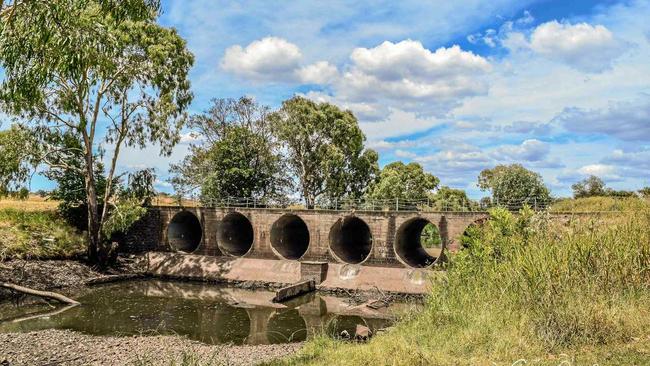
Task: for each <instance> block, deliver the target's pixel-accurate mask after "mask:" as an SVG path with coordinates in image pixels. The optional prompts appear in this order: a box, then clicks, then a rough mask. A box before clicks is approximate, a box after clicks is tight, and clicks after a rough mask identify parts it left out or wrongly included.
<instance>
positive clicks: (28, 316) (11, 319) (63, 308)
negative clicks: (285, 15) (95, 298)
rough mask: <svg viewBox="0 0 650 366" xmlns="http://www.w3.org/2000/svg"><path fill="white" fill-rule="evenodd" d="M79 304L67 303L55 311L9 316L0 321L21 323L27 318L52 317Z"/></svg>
mask: <svg viewBox="0 0 650 366" xmlns="http://www.w3.org/2000/svg"><path fill="white" fill-rule="evenodd" d="M77 306H79V304H70V305H66V306H64V307H62V308H60V309H58V310H54V311H51V310H49V311H43V312H39V313H36V314H28V315H26V316H22V317H14V318H9V319H0V323H21V322H24V321H27V320H34V319H39V318H49V317H52V316H55V315H59V314H61V313H63V312H64V311H68V310H70V309H72V308H74V307H77Z"/></svg>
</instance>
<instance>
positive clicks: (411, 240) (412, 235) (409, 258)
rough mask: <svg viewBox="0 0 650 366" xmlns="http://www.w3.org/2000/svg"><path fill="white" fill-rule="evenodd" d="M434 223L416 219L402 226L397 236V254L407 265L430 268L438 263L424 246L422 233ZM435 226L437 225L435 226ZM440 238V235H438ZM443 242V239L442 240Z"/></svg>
mask: <svg viewBox="0 0 650 366" xmlns="http://www.w3.org/2000/svg"><path fill="white" fill-rule="evenodd" d="M429 224H431V225H433V223H432V222H431V221H429V220H427V219H424V218H420V217H416V218H413V219H410V220H408V221H406V222H405V223H403V224H402V226H400V228H399V230H397V234H396V235H395V245H394V248H395V254H397V257H398V258H399V259H400V260H401V261H402V262H404V263H405V264H407V265H409V266H411V267H416V268H422V267H428V266H430V265H432V264H433V263H434V262H435V261H436V259H437V258H436V257H433V256H431V255H430V254H429V253H428V252H427V251H426V250H425V249H424V247H423V246H422V231H423V230H424V228H425V227H426V226H427V225H429ZM434 226H435V225H434ZM438 236H440V234H439V233H438ZM440 240H441V242H442V238H440Z"/></svg>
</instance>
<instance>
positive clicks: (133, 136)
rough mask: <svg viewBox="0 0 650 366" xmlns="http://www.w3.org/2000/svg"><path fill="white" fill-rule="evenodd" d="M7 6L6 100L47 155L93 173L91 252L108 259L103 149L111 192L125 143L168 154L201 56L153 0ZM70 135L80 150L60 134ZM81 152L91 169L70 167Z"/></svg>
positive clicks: (89, 185) (1, 56)
mask: <svg viewBox="0 0 650 366" xmlns="http://www.w3.org/2000/svg"><path fill="white" fill-rule="evenodd" d="M1 5H2V9H0V18H1V21H0V66H1V67H2V68H3V70H4V80H3V81H2V85H0V102H1V103H2V107H3V109H4V111H5V113H8V114H11V115H13V116H15V117H16V118H17V119H19V120H20V121H22V122H23V123H24V124H25V125H26V126H28V127H29V128H31V129H32V131H33V136H34V138H35V140H37V141H38V142H39V146H40V149H39V150H38V151H35V153H36V155H37V158H38V161H39V162H41V163H43V164H45V165H48V166H50V167H53V168H60V169H66V170H70V171H75V172H76V173H77V174H79V175H81V176H83V177H84V182H85V190H86V196H87V202H88V236H89V250H88V255H89V259H90V260H91V261H94V262H98V263H100V264H105V263H106V261H107V260H108V258H109V251H110V245H109V243H108V242H107V240H106V237H105V235H103V234H102V226H103V225H104V222H105V220H106V219H107V218H108V217H107V216H108V215H107V207H108V206H109V205H108V204H104V205H103V207H102V208H101V209H100V207H99V205H98V197H97V195H98V194H97V191H96V184H95V180H96V172H95V167H96V164H97V159H96V156H97V155H98V154H101V153H105V152H107V151H109V150H110V154H109V155H108V157H109V160H108V161H109V163H108V164H107V165H108V166H107V169H108V172H107V175H106V179H107V189H105V193H104V197H103V202H105V203H109V202H111V201H112V199H113V197H112V196H111V192H113V191H114V190H113V189H111V187H110V186H111V184H112V182H113V177H114V175H115V170H116V166H117V161H118V157H119V155H120V151H121V149H122V148H124V147H125V146H129V147H144V146H145V145H147V144H148V143H156V144H158V145H159V146H160V148H161V153H162V154H169V153H170V152H171V149H172V147H173V146H174V144H176V143H177V142H178V141H179V138H180V129H181V128H182V126H183V123H184V120H185V110H186V108H187V106H188V105H189V103H190V102H191V100H192V93H191V92H190V83H189V81H188V72H189V69H190V67H191V66H192V64H193V56H192V54H191V53H190V52H189V51H188V50H187V48H186V44H185V41H184V40H183V39H182V38H181V37H180V36H179V35H178V34H177V32H176V31H175V30H174V29H169V28H165V27H162V26H160V25H158V24H157V23H156V19H157V16H158V14H159V10H160V4H159V1H154V0H59V1H49V0H48V1H45V0H32V1H27V0H24V1H4V2H3V3H2V4H1ZM62 134H71V135H72V136H74V137H75V138H77V139H79V141H81V147H80V149H71V148H68V147H66V146H62V145H59V144H56V143H53V142H54V141H57V140H58V139H56V138H53V137H52V136H57V135H62ZM79 153H80V154H81V155H82V156H83V159H84V164H83V166H81V167H79V166H73V165H70V164H67V161H68V160H67V159H66V157H68V156H72V155H74V154H79Z"/></svg>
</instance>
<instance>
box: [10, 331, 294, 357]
mask: <svg viewBox="0 0 650 366" xmlns="http://www.w3.org/2000/svg"><path fill="white" fill-rule="evenodd" d="M301 346H302V344H301V343H291V344H277V345H259V346H232V345H217V346H211V345H206V344H203V343H199V342H195V341H190V340H188V339H186V338H182V337H178V336H135V337H95V336H89V335H85V334H81V333H77V332H73V331H69V330H44V331H39V332H30V333H8V334H0V365H11V366H14V365H45V364H48V365H49V364H52V365H54V364H56V365H70V366H73V365H152V366H153V365H169V364H172V363H174V362H181V361H182V360H183V359H186V360H187V359H190V360H193V361H201V362H203V363H201V364H214V365H221V364H223V365H254V364H258V363H262V362H265V361H270V360H272V359H275V358H279V357H284V356H288V355H290V354H293V353H294V352H296V351H297V350H298V349H299V348H300V347H301ZM3 362H4V363H3Z"/></svg>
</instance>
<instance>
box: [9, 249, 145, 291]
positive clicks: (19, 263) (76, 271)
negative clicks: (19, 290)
mask: <svg viewBox="0 0 650 366" xmlns="http://www.w3.org/2000/svg"><path fill="white" fill-rule="evenodd" d="M140 268H141V267H140V261H139V258H138V257H135V256H126V257H120V258H119V259H118V262H117V264H116V265H115V266H114V267H112V268H110V269H108V270H106V271H102V272H99V271H96V270H94V269H93V268H92V267H90V266H88V265H87V264H86V263H84V262H80V261H75V260H22V259H14V260H10V261H5V262H0V281H1V282H11V283H15V284H18V285H21V286H25V287H30V288H34V289H38V290H63V291H62V292H68V291H71V290H74V289H78V288H81V287H84V286H85V284H86V282H87V281H88V280H91V279H97V278H101V277H103V276H107V275H116V274H130V273H140V272H141V270H140ZM10 295H11V294H10V292H8V291H5V290H2V291H0V299H2V298H6V297H8V296H10Z"/></svg>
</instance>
